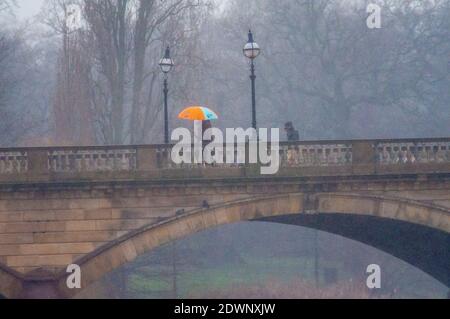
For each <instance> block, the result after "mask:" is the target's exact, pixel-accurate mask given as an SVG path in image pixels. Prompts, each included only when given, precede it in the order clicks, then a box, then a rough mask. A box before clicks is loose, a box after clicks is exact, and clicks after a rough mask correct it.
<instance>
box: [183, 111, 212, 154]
mask: <svg viewBox="0 0 450 319" xmlns="http://www.w3.org/2000/svg"><path fill="white" fill-rule="evenodd" d="M178 118H180V119H182V120H189V121H201V125H202V127H201V136H198V134H200V132H198V131H197V130H196V127H195V124H194V136H195V137H196V138H198V139H200V140H201V141H202V151H203V149H204V148H205V146H206V145H207V144H208V143H210V142H211V140H205V138H204V137H205V132H206V131H207V130H208V129H210V128H212V123H211V121H213V120H217V119H218V118H219V117H218V116H217V114H216V113H215V112H214V111H212V110H210V109H209V108H207V107H203V106H191V107H188V108H186V109H184V110H183V111H182V112H181V113H180V114H179V115H178Z"/></svg>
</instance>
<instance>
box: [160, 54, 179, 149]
mask: <svg viewBox="0 0 450 319" xmlns="http://www.w3.org/2000/svg"><path fill="white" fill-rule="evenodd" d="M174 65H175V64H174V63H173V60H172V59H171V57H170V48H169V47H167V48H166V53H165V55H164V58H162V59H161V61H159V66H160V67H161V71H162V72H163V73H164V90H163V92H164V143H165V144H169V110H168V107H167V97H168V94H169V84H168V81H167V78H168V73H169V72H170V70H172V68H173V66H174Z"/></svg>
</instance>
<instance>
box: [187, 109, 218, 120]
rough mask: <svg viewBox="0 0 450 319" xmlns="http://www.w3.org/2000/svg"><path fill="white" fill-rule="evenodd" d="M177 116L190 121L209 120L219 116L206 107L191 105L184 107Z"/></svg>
mask: <svg viewBox="0 0 450 319" xmlns="http://www.w3.org/2000/svg"><path fill="white" fill-rule="evenodd" d="M178 118H180V119H182V120H190V121H211V120H217V119H218V118H219V117H218V116H217V114H216V113H214V112H213V111H211V110H210V109H208V108H207V107H203V106H191V107H188V108H186V109H184V110H183V112H181V113H180V114H179V115H178Z"/></svg>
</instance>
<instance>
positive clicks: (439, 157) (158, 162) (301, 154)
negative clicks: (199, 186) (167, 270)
mask: <svg viewBox="0 0 450 319" xmlns="http://www.w3.org/2000/svg"><path fill="white" fill-rule="evenodd" d="M172 147H173V145H142V146H102V147H50V148H23V149H0V179H1V181H2V182H9V181H11V182H14V181H15V180H21V181H24V180H25V181H33V179H34V178H37V177H36V176H38V177H39V181H40V180H45V179H46V178H47V177H49V179H52V180H55V179H56V180H58V178H59V177H58V176H61V178H60V179H61V180H62V181H64V179H65V178H66V177H67V176H70V178H71V179H76V178H80V179H83V180H84V179H89V178H91V176H93V175H92V174H95V173H102V172H108V174H109V175H105V176H109V178H110V177H111V176H112V175H111V174H115V173H118V174H122V175H124V174H127V173H128V174H134V175H133V176H131V175H130V178H140V177H141V176H144V177H145V176H147V175H145V174H146V172H156V173H155V174H154V175H155V176H159V177H161V176H162V175H161V174H159V173H160V172H167V171H178V172H182V171H184V173H185V174H184V175H183V174H181V175H182V176H188V175H189V172H190V171H191V170H192V169H194V170H197V171H198V170H199V169H200V170H201V169H205V170H208V171H211V170H214V168H222V169H227V168H230V169H244V170H245V169H246V168H247V167H249V168H251V167H252V166H254V164H248V161H247V162H246V163H247V164H238V163H237V161H234V162H231V163H227V164H221V163H215V164H212V165H205V164H175V163H174V162H173V161H172V159H171V151H172ZM230 151H231V152H234V154H233V155H234V158H235V159H236V158H237V156H238V149H237V147H234V148H229V149H228V150H227V149H226V147H224V152H223V157H224V163H226V158H227V155H230V154H227V152H230ZM191 153H192V154H191V156H192V157H193V156H194V152H193V151H192V152H191ZM279 155H280V167H281V170H284V172H285V173H284V174H288V175H289V174H290V172H292V170H295V169H296V170H297V172H298V173H299V174H303V173H305V174H306V173H308V174H307V175H333V173H334V172H341V173H342V174H344V173H345V174H380V173H383V172H387V173H395V172H396V170H397V171H398V172H399V173H405V172H406V173H420V172H425V173H426V172H434V173H435V172H443V173H450V138H440V139H439V138H437V139H406V140H353V141H352V140H348V141H307V142H293V143H287V142H283V143H280V147H279ZM246 158H247V160H248V145H247V148H246ZM139 172H142V174H136V173H139ZM230 172H231V170H230ZM67 174H71V175H67ZM89 174H91V175H89ZM158 174H159V175H158ZM186 174H187V175H186ZM181 175H180V176H181ZM296 175H298V174H296ZM95 176H96V178H99V177H101V176H102V175H98V174H97V175H95ZM148 176H150V175H148ZM225 176H226V174H225V175H224V177H225ZM50 177H51V178H50ZM161 178H164V176H162V177H161Z"/></svg>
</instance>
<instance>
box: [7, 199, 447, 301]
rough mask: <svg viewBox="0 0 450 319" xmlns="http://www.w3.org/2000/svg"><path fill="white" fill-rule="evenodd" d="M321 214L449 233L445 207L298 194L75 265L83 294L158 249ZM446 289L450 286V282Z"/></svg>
mask: <svg viewBox="0 0 450 319" xmlns="http://www.w3.org/2000/svg"><path fill="white" fill-rule="evenodd" d="M321 214H325V215H331V216H355V217H356V216H358V217H363V218H364V217H367V218H375V219H383V220H389V221H396V222H399V223H407V224H412V225H417V226H418V227H422V228H426V229H431V230H434V231H437V232H439V233H440V234H444V236H445V238H446V240H447V239H448V236H449V233H450V211H449V210H448V209H446V208H444V207H439V206H436V205H430V204H426V203H422V202H417V201H413V200H406V199H401V198H395V197H385V196H372V195H364V194H342V193H317V194H308V193H297V194H285V195H277V196H271V197H256V198H250V199H245V200H239V201H234V202H230V203H225V204H223V205H218V206H213V207H210V208H209V209H197V210H193V211H189V212H183V213H180V214H179V215H177V216H176V217H173V218H169V219H165V220H162V221H160V222H158V223H154V224H151V225H147V226H144V227H142V228H140V229H138V230H135V231H132V232H130V233H128V234H126V235H124V236H122V237H121V238H118V239H116V240H114V241H112V242H110V243H108V244H106V245H104V246H102V247H100V248H99V249H97V250H96V251H94V252H92V253H90V254H88V255H85V256H83V257H82V258H80V259H79V260H77V261H75V263H76V264H77V265H79V266H80V267H81V274H82V289H84V288H86V287H88V286H89V285H90V284H92V283H93V282H95V281H97V280H99V279H100V278H101V277H102V276H103V275H105V274H107V273H109V272H110V271H112V270H114V269H116V268H118V267H120V266H122V265H124V264H126V263H129V262H132V261H133V260H134V259H135V258H137V257H138V256H140V255H142V254H144V253H146V252H148V251H150V250H152V249H154V248H156V247H159V246H161V245H164V244H166V243H168V242H171V241H174V240H178V239H181V238H184V237H186V236H189V235H191V234H194V233H197V232H199V231H202V230H206V229H208V228H212V227H217V226H220V225H225V224H232V223H237V222H242V221H252V220H269V221H277V218H280V219H282V218H285V217H286V216H290V217H293V216H305V217H307V216H318V215H321ZM282 222H283V221H282ZM330 232H333V231H330ZM335 233H336V232H335ZM349 238H351V237H349ZM357 240H358V239H357ZM369 244H370V242H369ZM66 277H67V274H66V273H65V272H62V273H60V275H59V276H58V277H57V280H58V286H59V290H60V291H61V292H62V293H63V295H65V296H68V297H71V296H73V295H75V294H76V293H78V292H80V290H69V289H67V286H66ZM444 277H445V278H447V277H448V276H447V275H445V276H444ZM446 280H447V279H444V280H441V281H446ZM0 282H1V281H0ZM446 284H447V285H449V284H450V283H449V282H448V281H447V282H446Z"/></svg>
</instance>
